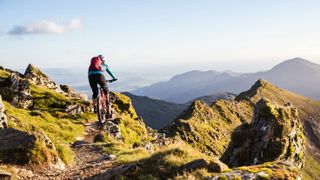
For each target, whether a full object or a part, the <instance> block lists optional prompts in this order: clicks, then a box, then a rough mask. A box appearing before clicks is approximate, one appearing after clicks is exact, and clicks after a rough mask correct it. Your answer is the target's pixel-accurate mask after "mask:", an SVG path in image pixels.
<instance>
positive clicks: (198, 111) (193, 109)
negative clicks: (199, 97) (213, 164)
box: [166, 100, 253, 156]
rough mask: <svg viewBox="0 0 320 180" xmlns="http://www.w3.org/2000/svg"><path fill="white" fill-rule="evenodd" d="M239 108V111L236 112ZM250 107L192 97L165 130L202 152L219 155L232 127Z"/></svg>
mask: <svg viewBox="0 0 320 180" xmlns="http://www.w3.org/2000/svg"><path fill="white" fill-rule="evenodd" d="M240 108H241V109H242V112H241V113H238V112H237V110H238V109H240ZM252 109H253V108H252V107H251V106H249V105H248V104H245V103H237V102H230V101H223V100H219V101H217V102H216V103H214V104H213V105H212V106H211V107H209V106H208V105H207V104H205V103H204V102H202V101H195V102H194V103H193V104H192V105H191V106H190V107H189V109H188V110H187V111H186V112H185V113H184V114H183V115H181V116H180V117H179V118H178V119H177V120H175V121H174V122H175V123H174V124H172V125H171V126H169V127H167V128H166V131H169V132H171V133H172V136H176V135H177V136H179V137H181V139H183V140H184V141H186V142H187V143H189V144H190V145H191V146H193V147H194V148H196V149H199V150H200V151H201V152H203V153H205V154H213V155H216V156H221V155H222V154H223V153H224V151H225V150H226V148H227V146H228V144H229V143H230V140H231V134H232V132H233V130H234V129H235V128H236V127H238V126H239V125H240V124H241V123H242V122H246V121H250V119H251V117H252V111H253V110H252Z"/></svg>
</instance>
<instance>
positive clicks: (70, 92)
mask: <svg viewBox="0 0 320 180" xmlns="http://www.w3.org/2000/svg"><path fill="white" fill-rule="evenodd" d="M60 89H61V90H62V91H63V92H65V93H66V95H67V96H69V97H72V98H76V99H82V100H85V101H87V100H88V96H87V95H86V94H82V93H76V91H75V90H74V89H73V88H72V87H70V86H69V85H65V84H61V85H60Z"/></svg>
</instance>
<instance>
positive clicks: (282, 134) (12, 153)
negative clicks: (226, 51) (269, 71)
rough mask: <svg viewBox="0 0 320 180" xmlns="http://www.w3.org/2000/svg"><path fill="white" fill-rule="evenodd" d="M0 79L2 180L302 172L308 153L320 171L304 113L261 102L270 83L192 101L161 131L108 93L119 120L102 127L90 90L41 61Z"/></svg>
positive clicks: (2, 73)
mask: <svg viewBox="0 0 320 180" xmlns="http://www.w3.org/2000/svg"><path fill="white" fill-rule="evenodd" d="M0 77H1V78H0V83H1V88H0V94H1V96H2V97H3V103H1V102H0V117H1V122H0V160H1V161H0V177H13V178H17V179H20V178H22V179H74V178H88V179H154V178H159V179H167V178H172V179H187V178H194V179H221V178H231V179H234V178H248V177H250V178H253V179H255V178H257V179H259V178H264V179H271V178H277V179H297V178H299V177H301V173H302V171H301V168H302V167H304V164H305V163H304V158H305V156H306V157H307V159H308V161H310V162H312V164H308V163H307V164H306V166H305V168H304V171H303V176H304V177H308V178H314V177H317V175H318V174H317V173H318V170H317V168H318V167H319V164H318V162H317V161H316V160H315V159H314V156H313V154H311V153H308V154H306V151H305V143H306V142H305V138H304V135H303V133H302V130H303V129H302V125H301V122H300V118H299V113H300V112H301V111H299V112H298V110H297V109H296V108H295V107H294V106H293V105H292V104H291V105H290V104H288V103H287V102H285V103H283V102H282V101H277V102H278V103H277V102H275V101H274V99H272V97H271V96H270V100H268V99H267V98H266V99H265V97H264V98H260V99H259V96H268V94H267V93H266V94H265V95H264V94H261V92H263V93H264V90H263V89H265V92H269V91H270V92H269V93H271V94H275V93H278V92H277V91H278V90H279V89H277V88H276V87H274V86H272V85H271V84H270V85H269V84H268V83H266V82H265V81H258V82H257V83H256V84H255V85H254V87H253V88H252V89H251V90H249V91H247V92H245V93H242V94H240V95H239V96H238V97H237V99H236V100H233V101H231V100H218V101H216V102H215V103H213V104H212V105H210V106H209V105H207V104H205V103H204V102H202V101H195V102H193V103H192V104H191V105H190V106H189V107H188V109H187V110H185V111H184V113H182V114H181V115H180V116H178V118H177V119H176V120H175V121H174V122H173V123H172V124H171V125H170V126H168V127H165V128H164V129H163V130H162V131H163V132H164V133H165V134H163V133H158V132H156V131H154V130H153V129H151V128H149V127H147V126H146V125H145V123H144V121H143V119H142V118H140V117H138V115H137V113H136V111H135V108H134V107H133V105H132V103H131V100H130V98H129V97H127V96H125V95H123V94H120V93H112V94H111V95H112V102H113V112H114V119H113V120H112V121H108V122H107V123H106V124H105V125H104V126H99V125H98V124H97V123H95V122H96V116H95V115H94V114H92V113H91V112H92V106H91V105H90V103H89V102H88V101H86V100H85V97H83V96H82V95H80V94H78V93H76V92H74V91H73V90H72V88H71V87H68V88H67V87H66V86H59V85H57V84H56V83H55V82H54V81H52V80H50V79H49V77H48V76H47V75H45V74H44V73H43V72H41V71H40V70H39V69H37V68H36V67H35V66H32V65H30V66H28V68H27V70H26V73H25V74H18V73H16V72H13V71H10V70H6V69H4V68H3V69H2V70H0ZM257 89H258V90H257ZM282 93H283V94H280V95H281V96H285V95H286V92H285V91H284V90H283V92H282ZM1 96H0V97H1ZM288 97H289V96H288ZM275 98H276V97H275ZM291 98H292V97H291ZM258 99H259V100H258ZM284 101H285V100H284ZM308 113H309V112H308ZM302 122H303V121H302ZM253 135H257V136H253ZM309 150H310V148H309ZM230 152H237V153H230ZM259 152H264V154H265V156H264V155H261V154H260V153H259ZM310 165H312V167H311V166H310Z"/></svg>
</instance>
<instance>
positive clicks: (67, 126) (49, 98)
mask: <svg viewBox="0 0 320 180" xmlns="http://www.w3.org/2000/svg"><path fill="white" fill-rule="evenodd" d="M31 95H32V97H33V106H32V107H31V108H30V109H28V110H26V109H19V108H15V107H13V106H11V105H10V104H9V103H7V102H4V103H5V107H6V114H7V115H8V117H12V118H11V119H12V120H10V121H9V127H13V128H15V129H19V130H22V131H27V132H44V133H45V134H46V135H47V136H48V137H49V138H50V139H51V140H52V141H53V143H54V145H55V146H56V148H57V152H58V155H59V157H60V158H62V160H63V161H64V162H65V163H67V164H70V163H72V159H73V154H72V150H71V149H70V147H69V144H70V143H72V142H74V141H75V139H76V137H83V132H84V126H83V124H84V123H86V122H88V121H92V120H95V119H96V116H95V115H94V114H93V113H82V114H80V115H69V114H67V113H66V112H65V108H66V106H67V105H69V104H74V103H78V104H81V105H83V106H85V105H88V104H86V103H87V102H85V101H81V100H76V99H70V98H68V97H66V96H64V95H62V94H59V93H56V92H55V91H53V90H50V89H48V88H45V87H40V86H36V85H34V84H31ZM38 145H39V146H37V147H35V149H34V151H35V152H34V153H33V155H34V156H35V157H34V161H35V162H37V163H42V162H46V161H50V160H51V159H49V157H50V156H49V155H50V154H52V153H53V152H50V151H48V149H47V148H45V147H43V145H41V144H38Z"/></svg>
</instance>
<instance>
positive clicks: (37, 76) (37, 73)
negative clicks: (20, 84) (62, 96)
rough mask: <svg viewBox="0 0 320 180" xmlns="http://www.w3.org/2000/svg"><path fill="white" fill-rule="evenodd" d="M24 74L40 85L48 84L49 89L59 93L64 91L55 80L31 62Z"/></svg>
mask: <svg viewBox="0 0 320 180" xmlns="http://www.w3.org/2000/svg"><path fill="white" fill-rule="evenodd" d="M24 76H25V77H26V78H27V79H28V80H30V81H31V82H32V83H34V84H36V85H40V86H46V87H48V88H49V89H53V90H55V91H56V92H58V93H62V92H63V91H62V90H61V89H60V86H58V85H57V84H56V83H55V82H54V81H52V80H51V79H49V77H48V76H47V75H46V74H45V73H43V72H42V71H41V70H40V69H39V68H38V67H36V66H35V65H33V64H29V65H28V67H27V69H26V71H25V73H24Z"/></svg>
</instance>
